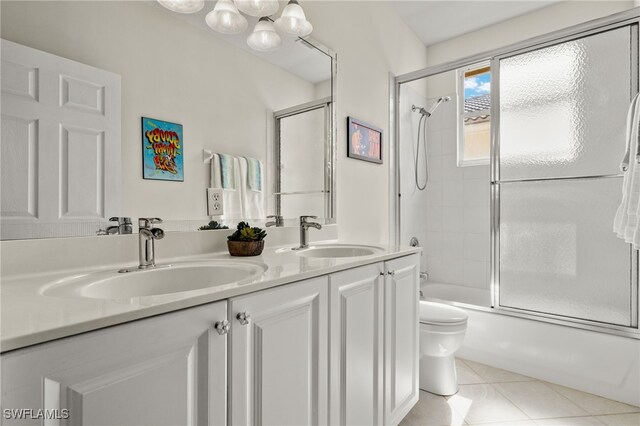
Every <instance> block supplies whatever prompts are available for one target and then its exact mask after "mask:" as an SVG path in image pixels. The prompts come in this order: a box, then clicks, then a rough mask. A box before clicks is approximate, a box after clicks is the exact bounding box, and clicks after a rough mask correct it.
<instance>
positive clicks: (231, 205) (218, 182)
mask: <svg viewBox="0 0 640 426" xmlns="http://www.w3.org/2000/svg"><path fill="white" fill-rule="evenodd" d="M232 158H233V168H232V169H233V180H234V181H235V182H240V165H239V162H238V158H236V157H232ZM210 183H211V188H222V170H221V167H220V155H219V154H213V158H212V159H211V182H210ZM222 204H223V210H224V214H223V215H222V216H221V218H222V219H223V220H224V221H225V222H229V223H230V222H233V221H237V220H240V219H244V217H245V214H244V210H243V206H242V195H241V190H240V189H223V190H222Z"/></svg>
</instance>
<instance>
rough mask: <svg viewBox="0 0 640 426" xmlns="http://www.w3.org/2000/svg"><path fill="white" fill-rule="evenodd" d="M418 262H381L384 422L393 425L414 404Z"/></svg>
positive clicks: (414, 258)
mask: <svg viewBox="0 0 640 426" xmlns="http://www.w3.org/2000/svg"><path fill="white" fill-rule="evenodd" d="M418 265H419V258H418V255H411V256H406V257H402V258H399V259H395V260H391V261H389V262H385V269H386V271H387V275H386V279H385V286H384V290H385V295H384V298H385V315H384V320H385V326H384V327H385V337H384V340H385V392H384V398H385V420H384V423H385V424H386V425H397V424H398V423H400V421H401V420H402V418H403V417H404V416H405V415H407V413H408V412H409V410H411V407H413V406H414V405H415V403H416V402H418V362H419V354H418V350H419V338H420V336H419V318H418V312H419V311H418V308H419V305H418V304H419V297H418V294H419V271H418Z"/></svg>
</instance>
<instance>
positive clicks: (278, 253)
mask: <svg viewBox="0 0 640 426" xmlns="http://www.w3.org/2000/svg"><path fill="white" fill-rule="evenodd" d="M314 244H317V243H314ZM290 247H292V246H291V245H288V246H285V247H267V248H265V250H264V251H263V253H262V255H260V256H255V257H250V258H238V257H231V256H230V255H229V254H228V253H226V252H217V253H209V254H198V255H193V256H186V257H175V258H171V259H162V262H161V263H175V262H179V261H203V260H204V261H206V260H214V259H222V260H229V259H233V260H234V261H242V260H244V259H246V261H247V262H252V263H263V264H265V265H267V267H268V269H267V270H266V271H265V272H264V273H263V274H262V275H259V276H258V277H256V278H255V279H253V280H252V281H250V282H248V283H243V284H237V283H235V284H228V285H224V286H218V287H210V288H206V289H200V290H193V291H187V292H181V293H172V294H166V295H159V296H146V297H136V298H130V299H125V300H104V299H89V298H79V297H76V298H71V297H64V298H63V297H51V296H45V295H42V294H41V292H42V289H43V288H44V287H46V286H48V285H51V283H54V282H56V281H57V280H60V279H61V278H64V277H69V276H72V275H78V274H86V273H90V272H96V271H108V270H117V269H121V268H124V267H130V266H132V264H131V263H127V264H109V265H101V266H100V267H92V268H76V269H65V270H57V271H49V272H44V273H37V274H19V275H13V276H3V277H2V283H1V296H2V299H1V301H0V307H1V316H0V318H1V332H0V333H1V334H0V336H1V339H0V349H1V351H2V352H6V351H10V350H15V349H19V348H23V347H26V346H30V345H34V344H38V343H43V342H46V341H50V340H55V339H59V338H62V337H67V336H72V335H74V334H79V333H83V332H87V331H91V330H96V329H99V328H102V327H108V326H112V325H116V324H121V323H125V322H128V321H133V320H137V319H141V318H146V317H150V316H153V315H158V314H163V313H167V312H171V311H175V310H178V309H184V308H188V307H192V306H196V305H201V304H205V303H210V302H214V301H217V300H222V299H227V298H229V297H233V296H238V295H242V294H246V293H251V292H254V291H258V290H263V289H266V288H270V287H275V286H278V285H282V284H287V283H291V282H294V281H299V280H303V279H307V278H311V277H316V276H320V275H325V274H329V273H332V272H336V271H340V270H344V269H349V268H353V267H357V266H361V265H366V264H371V263H376V262H380V261H384V260H388V259H392V258H396V257H400V256H405V255H409V254H412V253H417V252H419V251H420V249H419V248H413V247H395V246H387V247H381V246H378V247H380V248H382V249H383V251H382V252H381V253H378V254H375V255H371V256H362V257H349V258H332V259H318V258H305V257H300V256H298V255H296V254H295V252H293V251H291V250H287V249H284V248H290Z"/></svg>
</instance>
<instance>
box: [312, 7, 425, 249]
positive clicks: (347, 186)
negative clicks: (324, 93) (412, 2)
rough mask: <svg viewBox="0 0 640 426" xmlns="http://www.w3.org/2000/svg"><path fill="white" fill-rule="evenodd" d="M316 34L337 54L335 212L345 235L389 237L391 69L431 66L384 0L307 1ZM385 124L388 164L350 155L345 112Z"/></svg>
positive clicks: (373, 238)
mask: <svg viewBox="0 0 640 426" xmlns="http://www.w3.org/2000/svg"><path fill="white" fill-rule="evenodd" d="M302 5H303V7H304V10H305V12H306V13H307V17H308V18H309V19H310V20H311V22H313V24H314V37H315V38H317V39H318V40H321V41H322V43H324V44H326V45H327V46H330V47H331V48H332V49H333V50H334V51H336V52H337V55H338V78H337V85H338V86H337V105H338V107H337V120H338V123H337V125H338V140H337V151H338V152H337V157H338V165H337V178H338V188H337V219H338V230H339V235H340V238H342V239H350V240H357V241H363V242H369V243H374V244H375V243H384V242H387V241H388V239H389V167H390V163H389V131H390V129H389V90H388V87H389V73H392V74H394V75H399V74H403V73H406V72H409V71H413V70H416V69H420V68H424V67H425V66H426V65H427V52H426V49H425V46H424V45H423V44H422V42H421V41H420V40H419V39H418V38H417V36H416V35H415V34H414V33H413V32H412V31H411V30H410V29H409V28H408V27H407V26H406V25H405V24H404V23H403V22H402V21H401V20H400V18H399V17H398V16H397V15H396V14H395V12H394V11H393V10H392V9H391V7H390V6H389V5H388V4H387V3H386V2H382V1H366V2H363V1H305V2H304V3H302ZM347 116H353V117H355V118H358V119H360V120H363V121H365V122H368V123H371V124H372V125H374V126H376V127H379V128H381V129H382V130H383V132H384V134H383V142H382V143H383V148H382V149H383V151H382V158H383V164H381V165H379V164H374V163H368V162H364V161H360V160H354V159H351V158H347V154H346V152H347V149H346V140H347V136H346V132H347V125H346V118H347Z"/></svg>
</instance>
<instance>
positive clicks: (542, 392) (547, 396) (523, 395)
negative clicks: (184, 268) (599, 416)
mask: <svg viewBox="0 0 640 426" xmlns="http://www.w3.org/2000/svg"><path fill="white" fill-rule="evenodd" d="M495 386H496V388H497V389H498V390H499V391H500V392H501V393H502V394H503V395H504V396H506V397H507V398H508V399H509V400H510V401H511V402H513V403H514V404H515V405H516V407H518V408H519V409H520V410H522V411H523V412H524V413H525V414H526V415H527V416H529V417H530V418H532V419H547V418H555V417H578V416H587V415H589V413H587V412H586V411H585V410H583V409H582V408H580V407H578V406H577V405H576V404H574V403H573V402H571V401H570V400H568V399H567V398H565V397H564V396H562V395H560V394H559V393H558V392H556V391H555V390H553V389H552V388H551V387H550V386H547V385H546V384H545V383H542V382H539V381H535V382H514V383H500V384H497V385H495Z"/></svg>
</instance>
